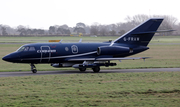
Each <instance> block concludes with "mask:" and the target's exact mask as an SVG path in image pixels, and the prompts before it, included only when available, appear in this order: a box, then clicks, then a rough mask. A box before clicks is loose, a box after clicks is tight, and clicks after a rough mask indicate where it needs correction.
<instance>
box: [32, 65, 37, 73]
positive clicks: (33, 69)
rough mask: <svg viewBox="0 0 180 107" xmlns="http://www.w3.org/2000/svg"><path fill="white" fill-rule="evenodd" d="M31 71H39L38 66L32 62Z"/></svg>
mask: <svg viewBox="0 0 180 107" xmlns="http://www.w3.org/2000/svg"><path fill="white" fill-rule="evenodd" d="M31 71H32V72H33V73H37V70H36V66H35V65H34V64H31Z"/></svg>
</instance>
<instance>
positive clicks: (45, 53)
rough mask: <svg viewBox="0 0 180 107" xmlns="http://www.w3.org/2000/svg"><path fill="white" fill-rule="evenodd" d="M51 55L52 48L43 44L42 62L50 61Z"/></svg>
mask: <svg viewBox="0 0 180 107" xmlns="http://www.w3.org/2000/svg"><path fill="white" fill-rule="evenodd" d="M50 57H51V49H50V47H49V46H41V59H40V62H41V63H48V62H49V61H50Z"/></svg>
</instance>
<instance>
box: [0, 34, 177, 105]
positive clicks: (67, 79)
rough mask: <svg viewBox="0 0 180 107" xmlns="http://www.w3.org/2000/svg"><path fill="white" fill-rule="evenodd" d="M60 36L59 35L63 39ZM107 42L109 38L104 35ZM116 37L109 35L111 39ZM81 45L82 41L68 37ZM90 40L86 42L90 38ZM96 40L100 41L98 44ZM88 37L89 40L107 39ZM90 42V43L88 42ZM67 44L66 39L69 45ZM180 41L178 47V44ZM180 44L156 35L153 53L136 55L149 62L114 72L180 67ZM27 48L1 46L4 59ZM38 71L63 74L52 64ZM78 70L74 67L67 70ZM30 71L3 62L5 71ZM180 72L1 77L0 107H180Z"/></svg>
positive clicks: (126, 64) (2, 40)
mask: <svg viewBox="0 0 180 107" xmlns="http://www.w3.org/2000/svg"><path fill="white" fill-rule="evenodd" d="M57 38H59V37H57ZM103 38H104V37H103ZM108 38H110V37H105V39H106V40H108ZM49 39H56V38H55V37H54V38H51V37H45V38H36V37H32V38H30V37H27V38H26V37H24V38H19V37H18V38H12V37H10V38H9V37H8V38H4V37H3V38H1V37H0V43H5V42H8V43H12V42H16V43H19V42H21V43H24V42H39V41H40V42H44V41H47V40H49ZM65 39H67V42H69V41H70V42H74V41H75V42H76V41H78V39H79V37H73V41H71V40H70V39H72V37H71V38H65ZM84 39H85V38H83V40H84ZM95 39H96V40H95ZM99 39H101V38H98V39H97V38H93V39H91V38H90V37H89V38H88V37H87V41H94V40H95V42H97V41H106V40H103V39H102V40H99ZM85 41H86V39H85ZM65 42H66V41H65ZM172 43H177V44H172ZM178 43H180V39H179V36H177V37H170V36H169V37H164V36H163V37H155V38H153V40H152V42H151V44H150V45H149V47H150V49H149V50H147V51H145V52H142V53H140V54H137V55H135V56H132V57H139V56H142V57H143V56H147V57H152V58H151V59H147V60H146V61H145V62H144V61H143V60H135V61H132V60H126V61H125V60H124V61H122V62H118V61H117V63H118V65H117V66H115V67H111V68H105V67H104V68H102V69H116V68H118V69H119V68H122V69H130V68H153V67H155V68H157V67H180V55H179V53H180V45H179V44H178ZM20 46H21V44H0V58H2V57H3V56H4V55H6V54H8V53H10V52H12V51H15V50H16V49H17V48H18V47H20ZM36 66H37V69H38V70H61V69H57V68H52V67H50V65H40V64H39V65H36ZM66 69H68V70H69V69H73V68H65V69H63V70H66ZM19 70H20V71H30V66H29V65H27V64H13V63H8V62H4V61H2V60H0V71H19ZM179 78H180V72H150V73H87V74H86V73H82V74H71V75H68V74H63V75H43V76H24V77H1V78H0V81H1V82H0V106H2V107H7V106H15V107H16V106H25V107H26V106H27V107H29V106H31V107H34V106H42V107H49V106H53V107H54V106H58V107H59V106H61V107H79V106H85V107H88V106H98V107H104V106H108V107H119V106H121V107H127V106H138V107H152V106H156V107H170V106H173V107H179V104H180V79H179Z"/></svg>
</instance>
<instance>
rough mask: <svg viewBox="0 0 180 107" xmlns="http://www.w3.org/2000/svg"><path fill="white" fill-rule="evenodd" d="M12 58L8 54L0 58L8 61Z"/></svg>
mask: <svg viewBox="0 0 180 107" xmlns="http://www.w3.org/2000/svg"><path fill="white" fill-rule="evenodd" d="M11 59H12V58H11V57H10V55H6V56H4V57H3V58H2V60H4V61H8V62H9V61H10V60H11Z"/></svg>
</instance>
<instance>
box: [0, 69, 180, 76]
mask: <svg viewBox="0 0 180 107" xmlns="http://www.w3.org/2000/svg"><path fill="white" fill-rule="evenodd" d="M136 72H180V68H148V69H113V70H101V71H100V72H99V73H136ZM86 73H94V72H93V71H92V70H90V69H89V70H87V71H86V72H80V71H79V70H78V69H75V70H62V71H38V72H37V73H32V72H31V71H22V72H0V77H16V76H37V75H62V74H86ZM94 74H96V73H94Z"/></svg>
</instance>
